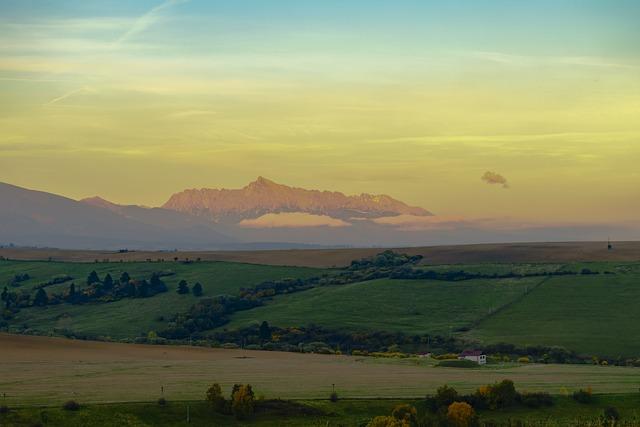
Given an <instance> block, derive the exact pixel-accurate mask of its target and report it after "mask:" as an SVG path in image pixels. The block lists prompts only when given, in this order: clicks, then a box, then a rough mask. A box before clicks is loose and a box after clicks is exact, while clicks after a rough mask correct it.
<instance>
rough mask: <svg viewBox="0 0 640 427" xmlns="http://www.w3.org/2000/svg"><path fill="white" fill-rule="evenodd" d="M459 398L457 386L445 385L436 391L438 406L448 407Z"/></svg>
mask: <svg viewBox="0 0 640 427" xmlns="http://www.w3.org/2000/svg"><path fill="white" fill-rule="evenodd" d="M456 400H458V392H457V391H456V389H455V388H453V387H449V386H448V385H446V384H445V385H443V386H442V387H439V388H438V390H437V391H436V405H437V407H438V408H441V407H448V406H449V405H451V404H452V403H453V402H455V401H456Z"/></svg>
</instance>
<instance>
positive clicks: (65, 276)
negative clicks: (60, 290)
mask: <svg viewBox="0 0 640 427" xmlns="http://www.w3.org/2000/svg"><path fill="white" fill-rule="evenodd" d="M71 280H73V277H72V276H69V275H68V274H63V275H61V276H56V277H53V278H52V279H50V280H47V281H46V282H44V283H40V284H38V285H36V286H35V288H36V289H38V288H46V287H48V286H53V285H59V284H61V283H66V282H70V281H71Z"/></svg>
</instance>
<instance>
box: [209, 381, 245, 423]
mask: <svg viewBox="0 0 640 427" xmlns="http://www.w3.org/2000/svg"><path fill="white" fill-rule="evenodd" d="M206 400H207V402H209V404H210V405H211V407H212V408H213V410H214V411H216V412H218V413H220V414H226V415H233V416H235V417H236V418H237V419H239V420H245V419H247V418H250V417H251V416H252V415H253V413H254V411H255V400H256V399H255V394H254V393H253V389H252V388H251V384H234V386H233V389H232V390H231V396H230V399H229V400H227V399H225V397H224V395H223V393H222V387H220V384H218V383H215V384H213V385H212V386H211V387H209V389H208V390H207V394H206Z"/></svg>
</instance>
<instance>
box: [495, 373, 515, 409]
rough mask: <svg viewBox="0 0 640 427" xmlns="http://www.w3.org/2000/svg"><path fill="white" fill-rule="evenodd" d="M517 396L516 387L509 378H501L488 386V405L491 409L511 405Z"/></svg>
mask: <svg viewBox="0 0 640 427" xmlns="http://www.w3.org/2000/svg"><path fill="white" fill-rule="evenodd" d="M517 398H518V393H517V392H516V387H515V385H514V384H513V381H511V380H502V381H501V382H499V383H497V384H494V385H492V386H491V387H490V388H489V396H488V400H489V407H490V408H491V409H499V408H507V407H509V406H513V405H514V404H515V403H516V399H517Z"/></svg>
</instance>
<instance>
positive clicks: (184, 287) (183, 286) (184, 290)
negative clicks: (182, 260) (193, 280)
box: [178, 280, 189, 295]
mask: <svg viewBox="0 0 640 427" xmlns="http://www.w3.org/2000/svg"><path fill="white" fill-rule="evenodd" d="M178 293H179V294H181V295H184V294H188V293H189V285H188V284H187V281H186V280H181V281H180V283H178Z"/></svg>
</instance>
